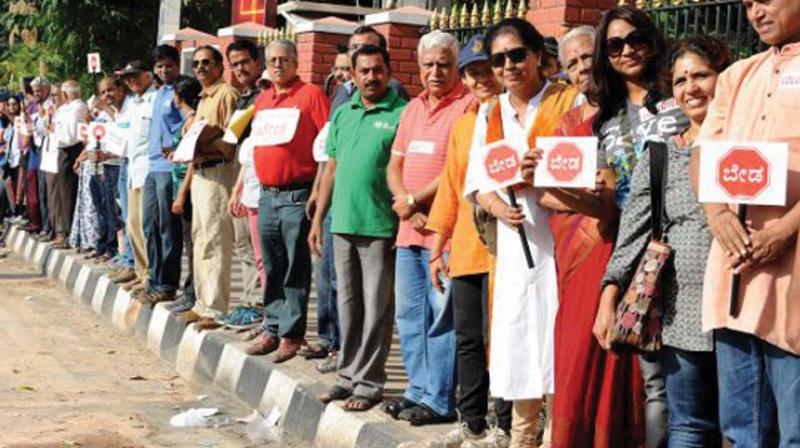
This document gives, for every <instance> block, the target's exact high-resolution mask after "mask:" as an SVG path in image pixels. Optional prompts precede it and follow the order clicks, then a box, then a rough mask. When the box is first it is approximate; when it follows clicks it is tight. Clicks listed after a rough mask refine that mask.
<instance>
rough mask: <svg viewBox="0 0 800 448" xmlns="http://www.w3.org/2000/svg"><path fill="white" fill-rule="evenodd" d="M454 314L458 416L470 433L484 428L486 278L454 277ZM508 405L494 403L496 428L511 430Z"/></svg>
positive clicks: (486, 410) (485, 406)
mask: <svg viewBox="0 0 800 448" xmlns="http://www.w3.org/2000/svg"><path fill="white" fill-rule="evenodd" d="M452 287H453V313H454V315H455V316H454V318H455V327H456V351H457V360H456V365H457V367H456V370H457V374H458V390H459V393H458V413H459V415H460V417H461V421H462V422H464V423H466V424H467V425H468V426H469V429H470V430H471V431H472V432H473V433H480V432H482V431H483V430H484V429H485V428H486V415H487V413H488V403H489V370H488V365H487V361H486V346H487V344H488V342H489V341H488V337H487V336H488V328H489V313H488V304H489V275H488V274H477V275H466V276H463V277H453V280H452ZM511 407H512V405H511V402H508V401H504V400H495V403H494V409H495V414H496V415H497V424H498V426H499V427H500V428H501V429H503V430H504V431H505V432H506V433H508V432H509V430H510V429H511Z"/></svg>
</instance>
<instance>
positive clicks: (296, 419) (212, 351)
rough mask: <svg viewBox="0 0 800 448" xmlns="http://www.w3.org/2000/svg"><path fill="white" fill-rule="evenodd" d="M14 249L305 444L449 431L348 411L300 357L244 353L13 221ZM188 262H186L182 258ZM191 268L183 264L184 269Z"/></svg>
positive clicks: (390, 369) (395, 375)
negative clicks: (275, 413) (275, 416)
mask: <svg viewBox="0 0 800 448" xmlns="http://www.w3.org/2000/svg"><path fill="white" fill-rule="evenodd" d="M6 243H7V245H8V247H9V248H11V249H13V250H14V251H15V252H17V253H20V254H22V255H23V256H24V257H25V259H26V260H27V261H28V262H30V263H32V264H33V266H34V267H35V268H36V269H38V270H40V272H41V273H42V274H43V275H47V276H48V277H51V278H55V279H57V280H59V281H61V282H62V283H63V284H64V285H65V286H66V288H67V289H68V290H69V291H70V292H71V293H72V294H73V296H74V297H75V298H76V299H77V300H79V301H80V302H81V303H83V304H84V305H85V306H87V307H90V308H91V309H92V310H93V311H94V312H95V313H96V314H98V315H100V316H102V317H104V318H106V319H108V320H110V321H111V323H112V324H113V325H114V326H115V327H117V328H118V329H119V330H121V331H124V332H128V333H132V334H133V335H135V337H136V338H137V339H138V340H139V342H141V343H142V344H145V345H146V347H147V348H148V349H150V350H151V351H152V352H154V353H156V354H157V355H159V356H160V357H162V358H164V359H165V360H167V361H168V362H169V363H170V364H171V365H173V366H174V367H175V369H176V370H177V371H178V373H179V374H180V375H182V376H184V377H186V378H190V379H194V380H198V381H202V382H207V383H212V384H214V385H216V386H217V387H219V388H221V389H222V390H224V391H226V392H228V393H230V394H232V395H234V396H236V397H238V398H239V399H240V400H242V401H243V402H245V403H246V404H248V405H250V406H253V407H255V408H257V409H259V410H260V411H261V412H262V413H265V414H266V413H269V412H270V411H271V410H272V409H273V408H277V409H278V410H279V411H280V412H281V413H282V415H283V419H282V423H281V424H282V427H283V430H284V431H287V432H288V433H289V434H290V435H291V437H292V438H293V439H295V440H299V441H300V442H302V443H306V444H307V445H305V446H314V447H320V448H356V447H358V448H360V447H365V448H366V447H374V448H388V447H394V446H396V445H397V444H399V443H401V442H405V441H422V440H428V439H431V438H434V437H436V436H437V435H441V434H444V433H445V432H447V431H449V430H450V429H451V425H435V426H428V427H422V428H415V427H411V426H409V425H408V424H407V423H403V422H396V421H394V420H392V419H391V418H389V417H388V416H386V415H385V414H384V413H383V412H381V411H379V410H378V409H377V408H376V409H373V410H371V411H369V412H366V413H346V412H344V411H342V410H341V409H340V408H339V406H338V404H336V403H331V404H329V405H327V406H325V405H324V404H323V403H322V402H320V401H319V400H318V399H317V398H316V397H317V396H318V395H319V394H320V393H322V392H324V391H325V390H326V389H327V388H328V387H330V386H331V385H332V384H333V382H334V376H333V374H328V375H322V374H319V373H318V372H317V371H316V369H314V368H313V367H314V364H313V363H312V362H310V361H305V360H303V359H301V358H296V359H293V360H291V361H289V362H287V363H284V364H281V365H279V366H278V365H275V364H273V363H272V362H271V361H270V357H269V356H261V357H254V356H248V355H246V354H245V353H244V349H245V347H246V346H247V343H246V342H243V341H242V340H241V335H240V334H237V333H235V332H232V331H228V330H215V331H210V332H197V331H195V330H194V328H193V326H189V327H186V326H185V325H183V324H180V323H178V322H177V320H175V318H174V317H172V316H171V315H170V314H169V313H168V312H167V311H166V310H165V309H164V308H163V304H158V305H157V306H155V307H150V306H143V305H142V304H140V303H139V302H137V301H135V300H133V299H131V297H130V294H129V293H128V292H126V291H124V290H123V289H122V288H119V287H118V286H117V285H115V284H114V283H112V282H110V281H109V280H108V277H107V276H106V275H105V274H106V273H107V271H108V270H107V269H105V268H103V267H101V266H99V265H96V264H92V263H91V262H89V261H86V260H83V259H82V258H81V256H80V255H79V254H76V253H75V252H74V251H63V250H53V249H51V248H50V247H49V246H48V245H47V244H43V243H39V242H38V241H36V240H34V239H33V238H32V237H30V236H29V235H28V234H26V233H25V232H22V231H21V230H19V229H18V228H16V227H14V228H13V229H12V230H11V231H10V232H9V234H8V236H7V240H6ZM184 265H185V261H184ZM185 270H186V269H185V268H184V271H185ZM232 290H233V295H234V297H233V299H232V301H231V302H232V303H231V307H233V306H235V305H238V304H242V303H243V298H242V297H241V295H242V292H243V291H242V284H241V272H240V271H239V263H234V275H233V285H232ZM315 305H316V300H315V297H314V295H313V294H312V299H311V302H310V307H309V328H308V332H307V334H308V339H309V341H312V342H314V341H316V327H315V323H316V317H315V316H316V306H315ZM387 373H388V377H389V380H388V383H387V395H390V396H391V395H394V394H399V393H401V392H402V391H403V390H404V388H405V385H406V377H405V374H404V372H403V367H402V362H401V359H400V354H399V345H398V341H397V336H396V334H395V338H394V340H393V344H392V351H391V355H390V358H389V362H388V363H387Z"/></svg>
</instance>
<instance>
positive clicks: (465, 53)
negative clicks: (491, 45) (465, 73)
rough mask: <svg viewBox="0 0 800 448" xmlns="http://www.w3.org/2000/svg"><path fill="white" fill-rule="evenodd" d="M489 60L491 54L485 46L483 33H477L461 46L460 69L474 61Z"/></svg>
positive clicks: (459, 55)
mask: <svg viewBox="0 0 800 448" xmlns="http://www.w3.org/2000/svg"><path fill="white" fill-rule="evenodd" d="M488 60H489V54H488V53H487V52H486V48H484V46H483V34H476V35H474V36H472V37H471V38H470V39H469V41H468V42H467V44H466V45H464V47H463V48H461V52H460V53H459V54H458V69H459V70H461V69H462V68H464V67H466V66H468V65H469V64H472V63H473V62H480V61H488Z"/></svg>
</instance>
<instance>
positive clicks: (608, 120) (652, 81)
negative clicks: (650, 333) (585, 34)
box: [589, 6, 688, 448]
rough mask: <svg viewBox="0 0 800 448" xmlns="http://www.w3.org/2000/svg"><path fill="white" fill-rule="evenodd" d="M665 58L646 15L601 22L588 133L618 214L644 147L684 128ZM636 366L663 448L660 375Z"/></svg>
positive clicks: (608, 306)
mask: <svg viewBox="0 0 800 448" xmlns="http://www.w3.org/2000/svg"><path fill="white" fill-rule="evenodd" d="M665 53H666V44H665V43H664V39H663V37H662V36H661V33H660V31H659V30H658V29H657V28H656V26H655V24H654V23H653V21H652V20H651V19H650V17H649V16H648V15H647V13H646V12H644V11H641V10H638V9H635V8H631V7H627V6H623V7H617V8H613V9H611V10H609V11H608V12H606V13H605V15H604V16H603V18H602V19H601V21H600V25H599V27H598V33H597V40H596V44H595V54H594V58H593V60H594V65H593V67H592V84H593V85H592V87H591V92H590V95H589V98H590V99H591V101H592V102H593V103H594V104H596V105H597V107H598V112H597V116H596V118H595V121H594V124H593V126H592V127H593V131H594V134H595V135H596V136H598V137H599V139H600V147H599V148H598V161H599V162H600V164H601V168H603V167H605V166H608V167H610V168H611V169H612V170H613V171H614V175H615V178H616V182H615V184H616V189H615V203H616V206H617V208H619V209H620V210H623V211H624V210H625V206H626V204H627V200H628V194H629V192H630V187H631V175H632V173H633V169H634V168H635V167H636V165H637V163H638V161H639V158H640V157H641V156H642V153H643V152H644V149H645V143H646V142H647V141H648V140H654V141H665V140H666V139H668V138H669V137H670V136H672V135H674V134H676V133H678V131H679V130H680V129H681V127H682V126H685V125H686V124H688V121H687V119H686V117H685V116H684V115H683V113H682V112H681V110H680V108H678V107H677V105H675V104H674V101H663V99H664V98H665V97H666V96H667V95H666V91H667V90H668V82H667V76H666V64H665V63H664V62H663V61H662V58H663V57H664V56H665ZM603 165H605V166H603ZM619 244H620V243H619V242H618V243H617V248H618V247H619ZM617 248H615V249H614V250H617ZM621 291H622V290H621V288H620V287H614V288H606V289H604V290H603V294H602V296H601V298H600V304H599V306H598V313H597V317H596V319H595V324H594V330H593V332H594V334H595V337H596V338H597V340H598V342H599V343H600V345H601V346H602V347H604V348H607V347H608V345H609V344H608V340H609V335H610V331H609V330H610V329H611V328H612V326H613V322H614V311H615V308H616V303H617V299H618V297H619V296H620V295H621V294H620V293H621ZM639 366H640V369H641V375H642V379H643V380H644V383H645V392H646V406H645V426H646V438H647V447H648V448H656V447H662V446H665V444H666V440H667V413H668V411H667V403H666V390H665V386H664V374H663V371H662V368H661V364H660V362H659V360H658V357H657V356H652V355H641V356H640V357H639Z"/></svg>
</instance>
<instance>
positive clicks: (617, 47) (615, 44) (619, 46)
mask: <svg viewBox="0 0 800 448" xmlns="http://www.w3.org/2000/svg"><path fill="white" fill-rule="evenodd" d="M625 45H627V46H629V47H631V48H632V49H634V50H636V51H639V50H642V49H645V48H647V47H649V46H650V39H648V37H647V35H646V34H645V33H644V32H642V31H639V30H634V31H631V32H630V33H628V35H627V36H625V37H624V38H622V37H612V38H610V39H606V50H607V51H608V55H609V56H611V57H617V56H619V55H621V54H622V52H623V50H625Z"/></svg>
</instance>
